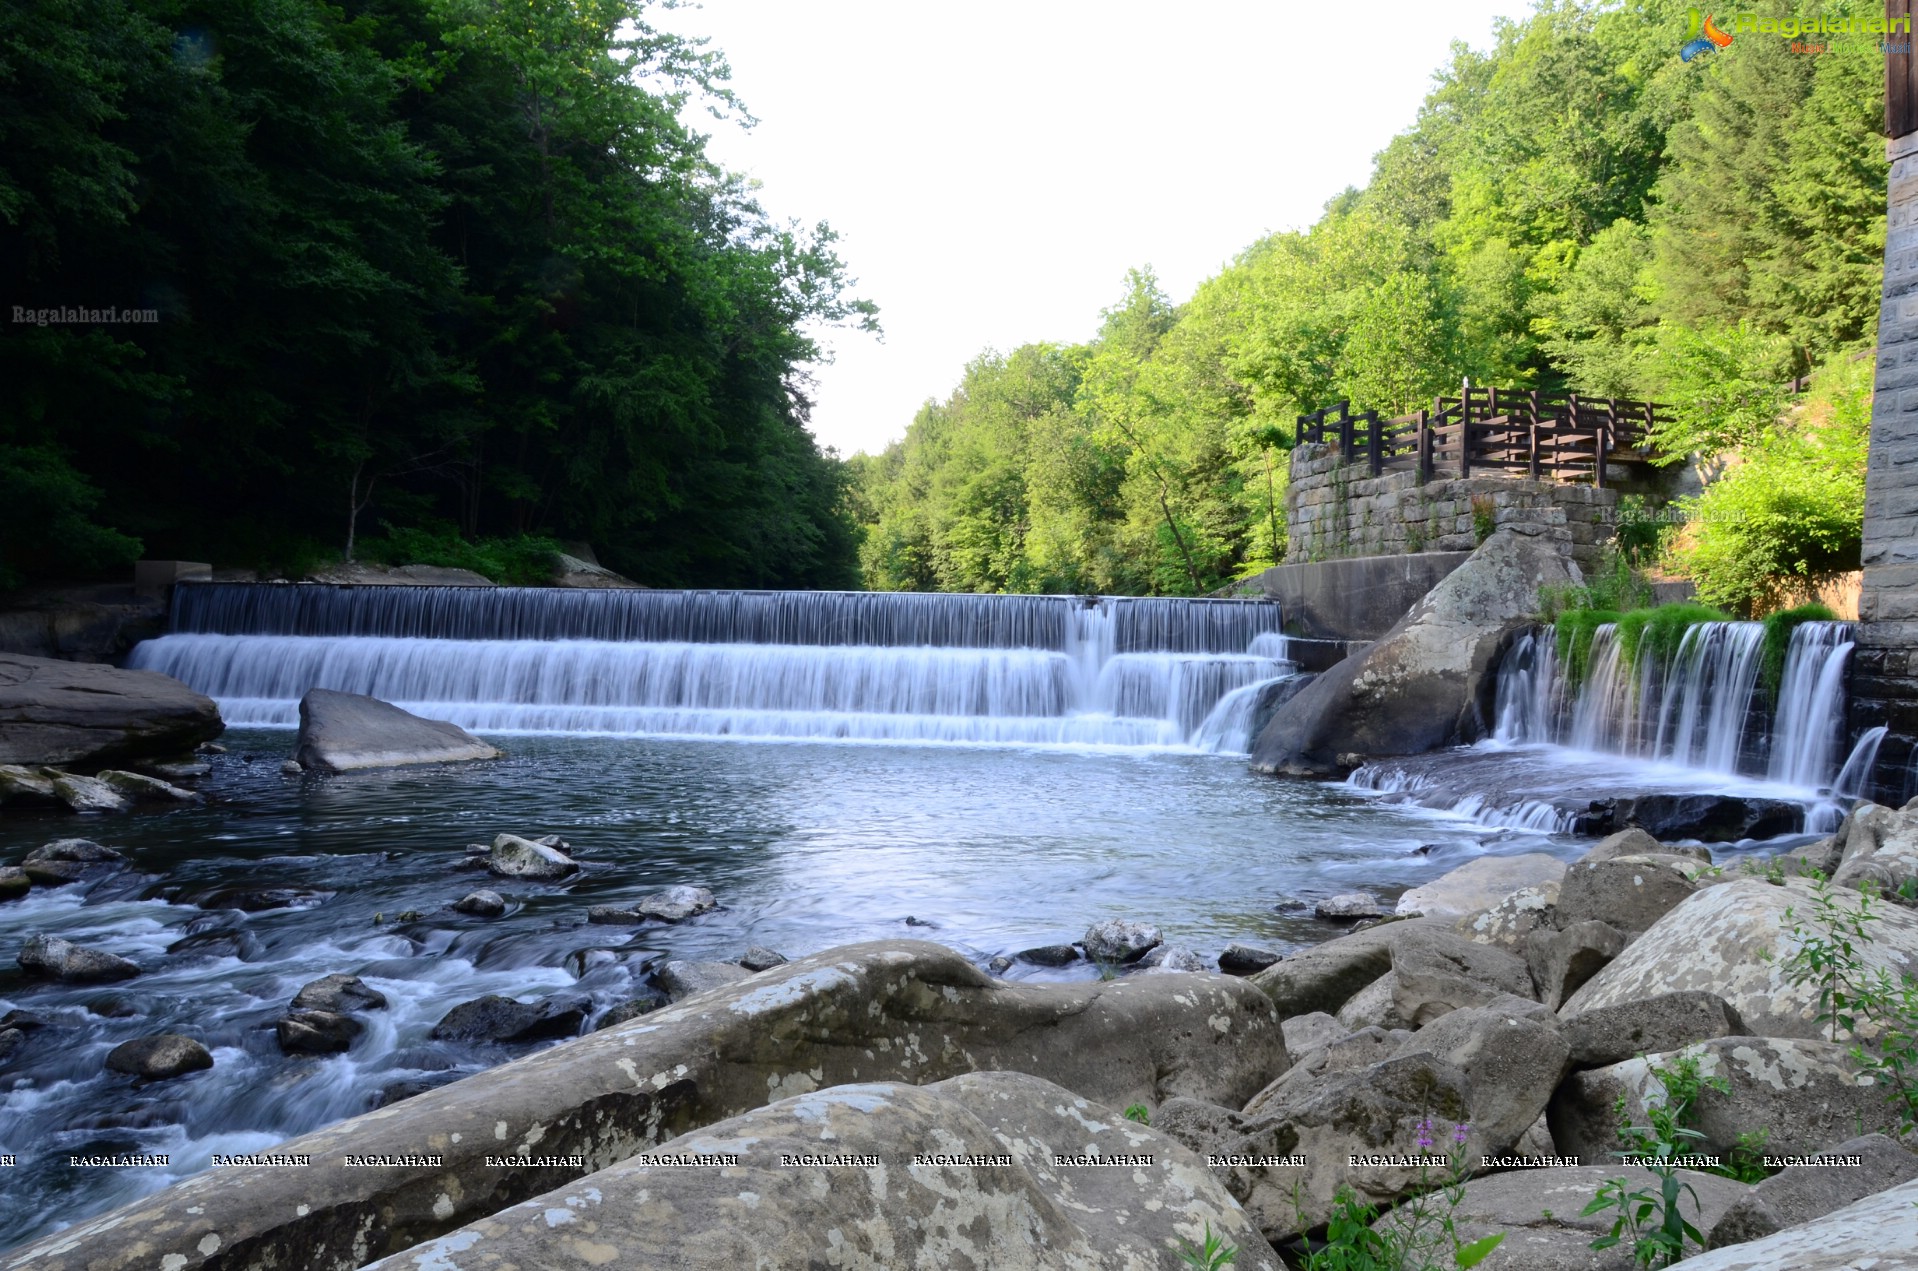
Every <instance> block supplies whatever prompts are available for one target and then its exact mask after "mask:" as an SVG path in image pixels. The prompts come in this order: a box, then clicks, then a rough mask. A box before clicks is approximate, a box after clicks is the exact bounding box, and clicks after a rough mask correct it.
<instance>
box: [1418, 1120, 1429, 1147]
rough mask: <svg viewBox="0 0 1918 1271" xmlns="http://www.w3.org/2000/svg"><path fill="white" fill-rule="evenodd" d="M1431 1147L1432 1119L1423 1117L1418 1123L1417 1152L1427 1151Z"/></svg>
mask: <svg viewBox="0 0 1918 1271" xmlns="http://www.w3.org/2000/svg"><path fill="white" fill-rule="evenodd" d="M1431 1146H1432V1118H1430V1117H1424V1118H1422V1119H1421V1120H1420V1121H1419V1150H1420V1151H1429V1150H1430V1149H1431Z"/></svg>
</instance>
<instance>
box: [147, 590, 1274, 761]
mask: <svg viewBox="0 0 1918 1271" xmlns="http://www.w3.org/2000/svg"><path fill="white" fill-rule="evenodd" d="M1279 619H1280V613H1279V607H1278V606H1277V605H1276V604H1274V603H1272V602H1270V601H1259V600H1249V601H1234V600H1169V599H1151V598H1124V597H1107V598H1083V597H1070V596H969V595H920V594H904V593H833V592H824V593H822V592H667V591H567V590H559V589H544V588H506V587H501V588H466V587H332V586H314V585H242V584H202V585H196V586H184V587H180V588H178V589H177V590H176V598H175V606H174V627H175V633H174V634H171V635H167V636H163V637H161V638H160V639H157V640H151V641H148V642H146V643H144V644H142V645H141V646H139V648H138V649H136V650H135V651H134V655H133V657H132V659H130V664H131V665H133V666H137V667H141V668H144V669H147V670H155V671H162V672H164V673H166V674H168V675H172V676H174V677H175V678H177V679H180V680H183V681H185V682H186V683H188V684H190V685H192V686H193V687H194V688H196V689H198V690H199V691H201V692H203V693H206V694H207V695H208V696H210V697H212V698H214V699H215V700H216V701H217V702H219V704H220V708H221V712H222V714H223V715H224V716H225V717H226V719H227V721H228V722H229V723H231V724H236V725H254V726H266V727H291V726H294V725H295V724H297V723H298V703H299V699H300V698H301V696H303V695H304V694H305V692H306V691H307V690H308V689H310V688H316V687H319V688H331V689H338V690H341V691H344V692H351V693H366V694H369V695H371V696H374V697H379V698H383V699H385V700H387V701H391V702H394V703H396V704H398V705H400V706H403V707H405V708H406V709H408V710H412V711H416V712H418V713H420V714H423V715H427V716H430V717H432V718H437V719H450V720H452V721H453V722H455V723H458V724H460V725H462V726H464V727H466V728H471V729H475V730H478V731H482V732H496V733H497V732H569V733H602V734H613V735H626V736H690V737H752V738H778V739H836V740H849V741H893V742H920V743H930V742H948V743H971V744H1017V745H1060V746H1118V747H1144V748H1154V749H1166V748H1184V747H1189V746H1194V745H1199V746H1202V747H1203V748H1205V749H1213V750H1234V749H1238V750H1242V749H1244V748H1245V746H1246V745H1247V744H1248V742H1249V738H1246V737H1243V736H1241V735H1240V733H1242V732H1243V731H1244V729H1245V728H1246V727H1248V725H1249V719H1250V712H1251V710H1252V709H1253V707H1254V705H1255V703H1256V698H1257V693H1256V691H1253V692H1250V693H1248V692H1246V690H1256V689H1257V688H1258V687H1260V686H1262V685H1265V684H1269V683H1270V682H1272V681H1273V680H1274V679H1278V678H1283V677H1284V676H1285V675H1287V674H1288V673H1290V672H1291V671H1292V670H1294V669H1295V668H1292V667H1291V666H1290V664H1289V663H1287V662H1286V661H1284V660H1283V654H1284V642H1283V637H1281V636H1279V635H1278V631H1279ZM1228 701H1230V702H1232V703H1233V705H1232V707H1231V708H1230V711H1228V713H1231V712H1238V714H1237V715H1236V716H1235V719H1236V722H1234V719H1227V718H1223V717H1221V718H1219V719H1216V720H1215V719H1214V718H1213V717H1214V716H1215V715H1217V714H1218V712H1219V710H1220V709H1221V708H1224V707H1225V704H1226V703H1227V702H1228ZM1241 703H1242V704H1243V709H1242V710H1241ZM1235 730H1237V731H1235Z"/></svg>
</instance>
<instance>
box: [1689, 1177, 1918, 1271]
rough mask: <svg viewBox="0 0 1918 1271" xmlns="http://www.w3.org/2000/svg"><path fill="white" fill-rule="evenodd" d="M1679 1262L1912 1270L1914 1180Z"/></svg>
mask: <svg viewBox="0 0 1918 1271" xmlns="http://www.w3.org/2000/svg"><path fill="white" fill-rule="evenodd" d="M1700 1230H1704V1228H1702V1227H1701V1228H1700ZM1684 1266H1685V1271H1914V1268H1918V1181H1913V1182H1909V1183H1901V1184H1899V1185H1898V1186H1897V1187H1893V1188H1891V1189H1889V1190H1888V1191H1882V1192H1879V1193H1878V1194H1877V1195H1875V1196H1867V1197H1865V1198H1864V1199H1863V1200H1861V1201H1858V1202H1856V1203H1855V1204H1850V1205H1847V1206H1845V1207H1844V1208H1843V1209H1841V1210H1839V1211H1837V1212H1836V1213H1833V1214H1827V1215H1826V1216H1825V1217H1823V1218H1816V1219H1813V1220H1812V1221H1811V1222H1808V1223H1804V1224H1802V1225H1800V1226H1797V1227H1787V1228H1786V1229H1785V1230H1783V1231H1780V1232H1778V1233H1776V1234H1775V1235H1770V1236H1766V1237H1764V1238H1762V1239H1759V1240H1754V1241H1752V1242H1751V1243H1749V1244H1736V1245H1731V1246H1729V1247H1727V1248H1723V1249H1713V1250H1710V1251H1709V1252H1706V1253H1701V1254H1698V1255H1697V1256H1696V1257H1692V1258H1687V1259H1686V1260H1685V1263H1684Z"/></svg>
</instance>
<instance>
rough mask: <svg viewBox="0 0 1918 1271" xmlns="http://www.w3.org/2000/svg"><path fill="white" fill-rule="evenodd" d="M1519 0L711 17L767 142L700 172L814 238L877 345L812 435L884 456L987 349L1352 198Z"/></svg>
mask: <svg viewBox="0 0 1918 1271" xmlns="http://www.w3.org/2000/svg"><path fill="white" fill-rule="evenodd" d="M1530 7H1531V6H1530V4H1529V3H1528V2H1527V0H1424V2H1421V3H1407V2H1406V0H1380V2H1378V3H1373V4H1368V5H1363V6H1356V5H1350V4H1324V3H1316V4H1308V3H1302V2H1301V0H1267V2H1266V3H1241V2H1238V0H1176V2H1174V0H1168V2H1165V3H1160V4H1156V5H1140V4H1136V3H1120V2H1117V0H1099V2H1097V3H1093V2H1088V0H1024V2H1023V3H1019V2H1008V0H969V2H968V3H965V4H932V3H928V2H927V0H884V2H878V0H705V3H704V7H702V8H698V9H685V10H680V11H677V12H665V13H657V12H656V13H655V14H654V19H655V20H656V21H657V22H658V23H659V24H660V25H662V26H666V27H668V28H669V29H674V30H679V31H683V32H687V33H690V34H697V35H706V36H710V37H712V40H713V43H714V45H715V46H717V47H718V48H719V49H721V50H722V51H724V53H725V54H726V56H727V58H728V59H729V60H730V61H731V63H732V67H733V86H734V88H735V89H736V90H737V91H738V93H739V94H740V96H741V98H742V99H743V100H744V101H745V104H746V106H747V108H748V109H749V110H751V111H752V113H753V114H754V115H755V116H757V117H758V118H759V120H760V123H759V124H758V126H757V127H755V128H753V129H752V130H750V131H745V130H742V129H740V128H739V127H737V126H736V125H731V124H713V125H712V131H713V138H712V143H711V147H710V150H711V153H712V155H713V156H714V157H715V158H716V159H717V160H718V161H719V162H720V163H722V164H724V165H725V166H727V167H729V168H732V169H734V170H736V171H740V172H744V173H747V174H748V175H750V176H753V177H756V178H757V179H759V180H760V181H761V182H762V183H763V189H762V190H761V191H760V196H761V199H762V202H763V203H764V204H765V206H766V208H767V210H768V211H769V212H771V213H772V214H773V215H774V216H776V217H779V218H781V219H784V218H788V217H796V218H798V219H800V220H803V221H806V222H808V223H811V222H813V221H818V220H825V221H828V222H830V223H831V225H832V226H833V228H834V229H835V230H837V231H838V232H839V234H840V235H841V241H840V244H839V248H840V253H841V255H842V256H843V258H844V259H845V260H846V261H847V263H848V265H849V266H850V269H851V272H852V273H853V274H854V276H856V277H857V278H858V279H859V287H858V294H859V295H861V296H864V297H865V298H867V299H870V300H873V301H875V302H877V304H878V305H879V309H880V322H881V324H882V325H883V326H884V328H885V336H884V339H883V341H882V340H876V339H874V338H873V337H871V336H867V335H861V334H857V333H854V332H850V331H836V332H833V333H831V334H830V344H831V347H832V351H833V354H834V359H835V360H834V361H833V363H832V364H831V365H828V366H822V367H820V368H818V379H819V389H818V405H817V408H816V409H815V411H814V414H813V431H814V432H815V433H816V434H818V436H819V438H820V440H821V441H822V442H824V443H825V444H827V445H831V446H836V447H838V448H839V450H840V451H841V452H842V453H846V454H850V453H852V452H854V451H856V450H869V451H876V450H879V449H881V448H883V447H884V446H885V445H886V443H887V442H889V441H892V440H894V439H895V438H897V437H899V436H900V435H902V434H903V433H904V432H905V429H906V425H907V424H909V423H910V422H912V417H913V413H914V412H915V411H916V410H917V409H918V407H919V405H920V403H921V402H923V401H925V400H926V399H927V398H928V397H941V398H943V397H945V396H946V395H947V394H948V393H950V392H951V391H952V389H953V387H954V386H955V385H956V384H957V383H958V380H959V376H960V373H961V371H962V370H963V369H964V366H965V364H966V362H967V361H969V360H970V359H972V358H973V357H975V356H977V355H978V353H979V352H980V351H981V350H982V349H985V348H988V347H991V348H997V349H1001V350H1009V349H1012V348H1016V347H1017V346H1018V345H1021V344H1024V343H1027V342H1030V341H1035V340H1057V341H1076V340H1083V339H1085V338H1087V337H1088V336H1090V335H1091V334H1092V332H1093V330H1094V328H1095V327H1096V326H1097V324H1098V320H1099V310H1100V309H1101V308H1103V307H1105V306H1107V305H1110V304H1112V303H1113V302H1114V301H1116V300H1117V299H1118V297H1119V294H1120V288H1121V285H1122V283H1123V280H1124V277H1125V271H1126V269H1127V267H1128V266H1133V265H1147V264H1150V265H1151V266H1153V267H1154V268H1155V269H1156V270H1157V271H1158V274H1159V277H1160V279H1161V281H1162V282H1163V284H1164V286H1165V289H1166V290H1167V291H1168V292H1169V293H1170V294H1171V295H1172V296H1173V298H1174V299H1175V300H1184V299H1185V298H1186V297H1187V296H1189V295H1190V294H1191V292H1192V289H1193V287H1194V286H1195V285H1197V284H1198V283H1199V282H1200V281H1201V280H1203V279H1204V278H1206V277H1208V276H1209V275H1211V274H1213V273H1215V272H1216V271H1217V270H1218V269H1219V267H1220V266H1221V265H1223V264H1224V263H1225V262H1226V261H1228V260H1229V259H1230V258H1231V257H1232V256H1233V254H1234V253H1236V252H1237V251H1239V250H1240V249H1241V248H1243V247H1245V246H1246V245H1248V244H1250V243H1251V242H1253V241H1254V240H1255V239H1257V238H1259V237H1260V236H1261V235H1263V234H1265V233H1268V232H1270V231H1273V230H1282V229H1296V228H1302V227H1304V226H1306V225H1309V224H1311V223H1312V221H1314V220H1316V219H1317V217H1318V214H1319V210H1320V208H1321V207H1322V206H1323V205H1324V203H1325V201H1326V200H1327V199H1329V198H1331V197H1332V196H1333V195H1334V194H1336V193H1338V192H1339V191H1340V190H1342V189H1344V188H1345V187H1346V186H1347V185H1355V184H1361V183H1363V182H1364V180H1365V179H1366V176H1367V174H1368V172H1369V171H1370V164H1371V158H1372V155H1373V154H1374V153H1375V152H1377V151H1378V150H1379V149H1381V148H1382V147H1383V146H1384V145H1385V143H1386V142H1387V141H1389V140H1390V139H1391V137H1392V135H1393V134H1394V133H1396V132H1398V131H1400V130H1402V129H1404V128H1406V127H1408V126H1409V125H1410V124H1411V123H1412V121H1413V118H1414V115H1415V114H1416V112H1417V109H1418V104H1419V101H1420V99H1421V98H1423V96H1424V95H1425V91H1426V89H1427V87H1428V86H1429V84H1430V79H1431V75H1432V72H1433V71H1435V70H1437V69H1438V68H1439V67H1440V66H1441V65H1442V64H1444V62H1445V61H1446V59H1447V57H1448V49H1449V46H1450V44H1451V42H1452V41H1453V40H1464V41H1466V42H1467V43H1468V44H1471V45H1472V46H1474V47H1477V48H1483V47H1485V46H1487V45H1488V44H1489V43H1490V40H1491V32H1492V23H1493V19H1494V18H1495V17H1497V16H1501V15H1502V16H1506V17H1518V16H1521V15H1522V14H1524V13H1525V12H1527V11H1529V9H1530Z"/></svg>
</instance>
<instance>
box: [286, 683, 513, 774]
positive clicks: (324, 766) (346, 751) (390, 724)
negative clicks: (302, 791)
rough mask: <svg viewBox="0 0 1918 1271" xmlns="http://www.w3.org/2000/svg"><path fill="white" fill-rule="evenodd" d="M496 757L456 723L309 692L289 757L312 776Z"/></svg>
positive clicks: (371, 701)
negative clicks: (362, 769) (298, 732)
mask: <svg viewBox="0 0 1918 1271" xmlns="http://www.w3.org/2000/svg"><path fill="white" fill-rule="evenodd" d="M499 755H500V752H499V751H498V750H497V749H496V748H494V747H493V746H490V745H488V744H487V743H486V742H483V741H481V740H480V739H479V738H477V737H475V736H473V734H471V733H469V732H467V731H466V730H465V729H464V728H461V727H460V726H459V725H458V724H449V723H447V722H446V721H445V720H440V719H423V718H421V717H420V716H418V715H415V714H413V713H412V712H411V711H405V710H401V709H400V708H399V707H397V706H395V705H393V704H392V703H391V702H382V701H381V700H380V699H378V698H377V697H366V696H364V695H362V694H359V693H336V692H334V691H333V690H331V689H324V688H316V689H309V690H308V691H307V694H306V696H305V697H302V698H301V699H300V736H299V742H298V743H297V745H296V746H295V748H294V751H293V757H294V759H295V760H297V761H298V762H299V764H300V766H301V767H302V768H306V769H309V770H311V771H315V772H350V771H353V770H355V769H359V768H395V767H400V766H402V765H405V764H422V763H458V762H461V761H463V760H469V759H497V758H499Z"/></svg>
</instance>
